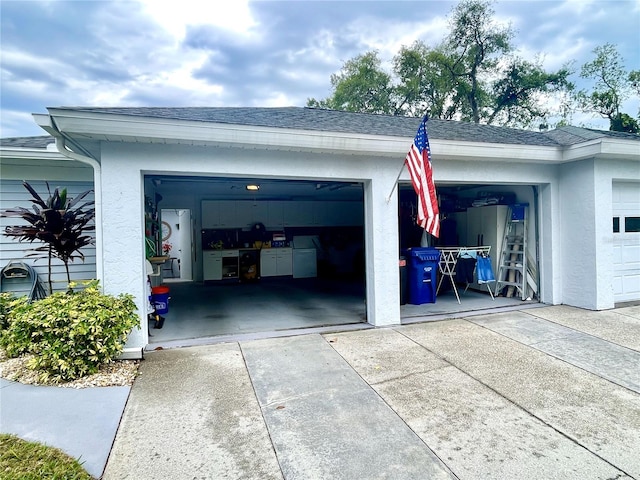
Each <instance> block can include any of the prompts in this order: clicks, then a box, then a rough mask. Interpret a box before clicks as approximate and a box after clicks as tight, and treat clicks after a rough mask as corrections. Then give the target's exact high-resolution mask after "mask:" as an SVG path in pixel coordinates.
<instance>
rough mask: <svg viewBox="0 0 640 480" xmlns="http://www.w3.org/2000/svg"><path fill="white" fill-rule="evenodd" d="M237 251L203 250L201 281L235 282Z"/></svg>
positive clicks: (237, 271)
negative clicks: (223, 280)
mask: <svg viewBox="0 0 640 480" xmlns="http://www.w3.org/2000/svg"><path fill="white" fill-rule="evenodd" d="M238 260H239V252H238V250H205V251H204V252H202V279H203V280H204V281H205V282H206V281H207V280H222V279H225V280H235V279H238V278H239V274H240V264H239V261H238Z"/></svg>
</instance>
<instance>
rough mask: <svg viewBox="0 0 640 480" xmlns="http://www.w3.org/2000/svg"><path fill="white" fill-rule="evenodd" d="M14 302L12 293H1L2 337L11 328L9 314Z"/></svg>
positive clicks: (0, 318)
mask: <svg viewBox="0 0 640 480" xmlns="http://www.w3.org/2000/svg"><path fill="white" fill-rule="evenodd" d="M14 300H15V299H14V298H13V294H12V293H11V292H3V293H0V336H1V335H2V333H3V332H4V331H5V330H6V329H7V328H9V313H10V312H11V304H12V303H13V301H14Z"/></svg>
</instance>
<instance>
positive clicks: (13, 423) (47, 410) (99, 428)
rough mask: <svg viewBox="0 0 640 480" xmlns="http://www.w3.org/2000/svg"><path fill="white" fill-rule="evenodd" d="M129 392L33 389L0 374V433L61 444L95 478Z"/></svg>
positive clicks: (104, 460) (99, 471) (116, 388)
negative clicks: (3, 377) (6, 378)
mask: <svg viewBox="0 0 640 480" xmlns="http://www.w3.org/2000/svg"><path fill="white" fill-rule="evenodd" d="M130 390H131V388H130V387H100V388H81V389H75V388H60V387H43V386H38V387H36V386H33V385H23V384H21V383H17V382H10V381H7V380H4V379H2V378H0V432H2V433H11V434H13V435H17V436H18V437H20V438H22V439H25V440H29V441H32V442H39V443H44V444H46V445H51V446H54V447H57V448H60V449H62V450H63V451H64V452H66V453H67V454H68V455H71V456H72V457H74V458H76V459H78V460H79V461H80V463H82V466H83V467H84V469H85V470H86V471H87V472H89V474H90V475H92V476H94V477H100V475H102V472H103V470H104V467H105V464H106V463H107V458H108V457H109V452H110V451H111V446H112V444H113V439H114V438H115V436H116V431H117V430H118V425H119V423H120V417H121V416H122V411H123V410H124V408H125V405H126V402H127V397H128V396H129V392H130ZM0 478H2V473H0Z"/></svg>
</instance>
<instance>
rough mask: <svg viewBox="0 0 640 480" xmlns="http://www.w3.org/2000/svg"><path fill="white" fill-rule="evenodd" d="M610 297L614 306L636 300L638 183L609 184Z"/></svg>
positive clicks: (639, 292)
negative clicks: (610, 237)
mask: <svg viewBox="0 0 640 480" xmlns="http://www.w3.org/2000/svg"><path fill="white" fill-rule="evenodd" d="M612 210H613V222H612V223H613V269H614V277H613V279H614V281H613V288H614V291H613V294H614V299H615V302H616V304H618V303H623V302H632V301H637V300H640V184H638V183H634V182H614V183H613V202H612Z"/></svg>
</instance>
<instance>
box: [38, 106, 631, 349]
mask: <svg viewBox="0 0 640 480" xmlns="http://www.w3.org/2000/svg"><path fill="white" fill-rule="evenodd" d="M50 116H51V117H55V122H52V121H51V119H50ZM50 116H47V115H43V116H37V117H36V118H37V121H38V123H39V124H40V125H41V126H43V128H45V129H46V130H47V131H48V132H49V133H51V134H52V135H54V136H61V135H62V136H65V137H66V138H67V139H71V140H73V141H72V142H71V143H70V144H69V145H70V146H69V148H72V149H73V148H74V147H76V148H77V146H79V145H82V146H84V147H83V149H82V151H80V149H78V151H77V152H76V154H82V155H86V156H91V157H92V158H94V159H95V161H97V162H99V164H100V170H101V171H100V175H99V184H100V190H101V197H102V198H101V200H102V201H101V203H100V205H101V207H100V208H101V212H100V213H101V225H102V230H101V232H100V233H101V238H100V239H99V242H100V248H101V249H102V250H101V251H102V253H103V264H102V268H103V278H102V283H103V285H104V287H105V290H106V291H107V293H112V294H118V293H121V292H127V293H131V294H133V295H134V296H135V298H136V301H137V304H138V308H139V311H144V300H143V299H144V298H145V273H144V272H145V269H144V240H143V239H144V196H145V182H144V177H145V175H150V174H163V175H193V176H207V175H208V176H217V177H246V176H248V175H250V176H251V177H256V178H278V179H313V180H314V181H319V180H323V179H326V180H327V181H350V182H361V183H362V184H363V185H364V206H365V219H364V229H365V238H366V240H365V248H366V285H367V287H366V305H367V307H366V308H367V312H366V313H367V321H368V322H369V323H371V324H373V325H376V326H383V325H393V324H399V323H400V306H399V301H398V295H399V294H398V291H399V279H398V275H397V274H389V272H394V273H395V272H397V268H398V266H397V265H398V264H397V258H398V203H397V197H396V196H395V195H392V196H391V198H390V200H389V201H387V197H388V196H389V194H390V192H391V191H392V189H393V188H394V184H395V181H396V178H397V174H398V171H399V170H400V169H401V167H402V165H403V160H404V156H405V155H406V152H407V150H408V147H409V145H410V144H411V141H412V138H411V137H407V138H404V137H397V136H396V137H391V136H389V137H385V136H380V135H363V134H345V133H338V132H319V131H304V130H292V129H282V128H267V127H247V126H244V125H228V124H225V125H221V124H215V123H210V124H209V123H206V122H189V121H177V120H164V119H158V118H153V119H149V118H142V117H139V118H132V117H127V116H121V115H106V114H105V115H103V114H96V113H86V112H74V111H72V110H64V111H57V110H56V109H51V110H50ZM54 125H55V127H54ZM431 151H432V155H433V158H434V177H435V182H436V184H442V185H446V184H464V183H474V184H481V183H486V184H491V185H505V186H506V185H509V186H510V187H511V188H514V187H515V188H518V189H519V191H520V192H521V196H523V197H524V198H526V199H527V201H528V202H529V203H530V204H531V205H532V206H535V208H534V209H533V211H534V212H535V217H534V218H532V222H533V223H534V224H535V226H536V228H535V233H534V234H532V235H534V238H533V239H532V240H533V242H534V243H535V242H536V240H537V250H538V251H537V254H538V266H539V276H540V279H539V299H540V301H542V302H544V303H548V304H560V303H563V304H568V305H573V306H578V307H583V308H588V309H607V308H612V307H613V306H614V297H613V291H612V288H611V285H612V282H613V267H612V234H611V202H612V185H613V182H614V181H615V180H621V179H622V180H625V181H633V182H640V142H638V141H636V140H627V139H615V138H614V139H610V138H604V139H600V140H589V141H585V142H583V143H579V144H577V145H572V146H570V147H562V146H560V145H559V146H539V145H515V144H489V143H482V142H468V141H466V142H465V141H452V140H438V139H431ZM409 180H410V179H409V175H408V173H407V172H406V170H405V171H404V172H403V173H402V175H401V177H400V181H402V182H409ZM146 188H147V192H148V189H149V188H152V187H151V186H149V185H147V186H146ZM185 195H186V194H180V198H174V197H172V196H169V197H168V198H165V199H164V200H163V202H164V203H163V206H166V207H168V208H172V207H173V206H174V205H176V206H180V207H181V208H191V209H192V211H193V212H194V214H195V225H196V229H198V228H199V225H200V222H201V219H200V218H199V205H200V201H201V199H202V198H199V197H197V196H191V197H189V196H188V195H186V196H185ZM163 208H164V207H163ZM536 237H537V238H536ZM194 267H195V270H194V277H195V278H198V275H200V274H201V273H200V272H199V271H198V268H199V267H198V266H197V264H196V265H194ZM146 324H147V322H142V325H143V327H142V329H141V330H140V331H134V332H132V334H131V336H130V338H129V346H130V347H136V348H137V347H144V346H145V345H146V344H147V343H148V331H147V326H146Z"/></svg>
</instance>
